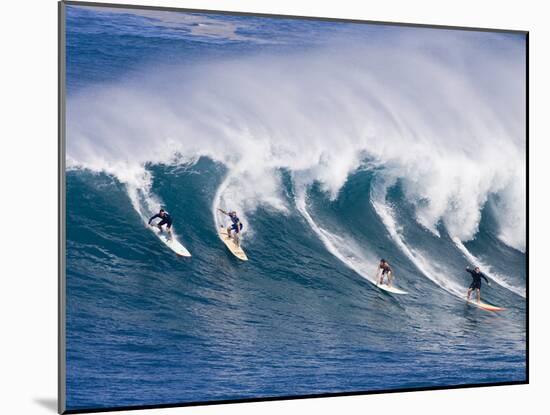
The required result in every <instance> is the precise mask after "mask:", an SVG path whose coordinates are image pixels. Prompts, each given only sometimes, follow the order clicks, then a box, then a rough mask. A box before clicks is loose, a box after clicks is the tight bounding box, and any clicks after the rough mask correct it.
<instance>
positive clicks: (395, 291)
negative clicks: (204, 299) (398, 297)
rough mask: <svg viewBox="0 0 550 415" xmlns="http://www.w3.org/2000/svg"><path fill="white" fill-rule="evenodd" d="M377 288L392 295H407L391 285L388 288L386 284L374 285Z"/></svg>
mask: <svg viewBox="0 0 550 415" xmlns="http://www.w3.org/2000/svg"><path fill="white" fill-rule="evenodd" d="M375 285H376V286H377V287H378V288H380V289H381V290H384V291H387V292H389V293H392V294H408V292H407V291H403V290H400V289H399V288H396V287H394V286H393V285H392V286H391V287H390V286H389V285H388V284H384V283H382V284H378V283H376V284H375Z"/></svg>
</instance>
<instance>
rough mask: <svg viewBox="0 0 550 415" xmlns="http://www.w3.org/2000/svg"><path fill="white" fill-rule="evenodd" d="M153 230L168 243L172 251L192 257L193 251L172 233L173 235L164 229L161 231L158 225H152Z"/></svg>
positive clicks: (165, 243)
mask: <svg viewBox="0 0 550 415" xmlns="http://www.w3.org/2000/svg"><path fill="white" fill-rule="evenodd" d="M150 228H151V230H152V231H153V233H154V234H155V235H157V236H158V238H159V239H160V240H161V241H162V242H163V243H164V245H166V246H167V247H168V248H170V249H171V250H172V251H174V252H175V253H176V255H179V256H183V257H190V256H191V253H190V252H189V251H188V250H187V248H185V246H183V245H182V244H181V243H180V242H179V241H178V240H177V239H176V237H175V236H174V234H173V233H172V234H171V235H170V234H169V233H168V232H166V231H164V232H161V231H160V230H159V228H158V227H156V226H150Z"/></svg>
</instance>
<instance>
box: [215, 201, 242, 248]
mask: <svg viewBox="0 0 550 415" xmlns="http://www.w3.org/2000/svg"><path fill="white" fill-rule="evenodd" d="M218 210H219V211H220V212H221V213H223V214H224V215H227V216H229V219H231V227H230V228H227V236H228V237H230V238H231V231H235V235H238V234H239V233H240V232H241V231H242V230H243V224H242V222H241V221H240V219H239V217H238V216H237V212H235V211H230V212H226V211H225V210H222V209H218ZM235 239H236V240H237V241H238V237H237V238H235ZM237 244H238V242H237Z"/></svg>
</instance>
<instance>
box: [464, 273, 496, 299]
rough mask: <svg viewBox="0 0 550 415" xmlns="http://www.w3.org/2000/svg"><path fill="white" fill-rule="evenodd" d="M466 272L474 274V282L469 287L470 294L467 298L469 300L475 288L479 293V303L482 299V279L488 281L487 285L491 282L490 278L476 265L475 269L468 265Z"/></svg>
mask: <svg viewBox="0 0 550 415" xmlns="http://www.w3.org/2000/svg"><path fill="white" fill-rule="evenodd" d="M466 272H468V273H470V275H471V276H472V283H471V284H470V287H469V288H468V295H467V296H466V298H467V299H468V301H469V300H470V294H472V291H474V290H475V291H476V294H477V302H478V303H479V302H480V300H481V279H482V278H483V279H484V280H485V282H487V285H491V284H490V283H489V280H488V279H487V277H486V276H485V274H484V273H483V272H481V271H480V270H479V267H475V268H474V269H473V270H472V269H470V268H469V267H466Z"/></svg>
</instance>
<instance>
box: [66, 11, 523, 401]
mask: <svg viewBox="0 0 550 415" xmlns="http://www.w3.org/2000/svg"><path fill="white" fill-rule="evenodd" d="M196 16H199V17H200V16H201V15H196ZM219 20H220V21H221V22H225V23H227V22H228V23H231V24H233V25H237V26H238V27H239V29H238V30H237V31H236V32H235V33H237V35H238V37H237V38H236V39H235V38H229V39H228V38H227V37H224V36H218V37H212V36H200V35H197V34H193V33H192V32H191V29H192V25H188V24H179V25H166V24H165V25H162V24H159V23H158V21H156V20H154V19H151V18H148V17H146V16H141V15H137V16H136V15H133V14H124V13H120V10H119V11H118V12H117V13H113V14H106V13H105V12H104V11H103V12H101V11H98V10H96V9H93V8H87V7H75V6H69V7H67V90H68V97H69V102H70V100H71V97H72V96H74V95H76V94H81V93H83V91H87V90H91V91H93V89H94V87H95V86H98V85H105V84H113V85H116V84H117V83H118V82H122V81H126V80H127V79H129V78H132V77H134V76H137V74H139V73H141V71H142V69H143V68H151V66H152V65H166V66H170V65H184V66H185V65H191V64H194V63H196V62H198V61H200V62H203V63H206V64H208V62H209V61H217V60H219V59H223V58H227V57H234V56H245V55H254V54H257V53H270V54H275V55H277V54H286V53H296V52H298V53H299V52H300V51H303V50H307V49H308V48H313V47H315V45H316V44H317V43H319V42H322V40H323V38H324V37H326V36H328V35H331V36H332V35H334V36H341V35H346V36H351V37H352V38H353V39H356V40H357V39H361V37H362V36H386V33H385V31H386V30H387V29H386V28H384V27H381V26H377V27H374V26H362V25H351V26H348V25H343V24H340V23H327V22H313V21H306V22H303V21H296V20H288V21H287V20H279V19H265V18H242V17H235V16H225V17H219ZM241 26H242V27H241ZM399 30H410V29H399ZM274 39H276V40H277V42H274V41H273V40H274ZM69 105H70V104H69ZM69 115H70V114H69ZM70 139H71V137H68V140H70ZM146 169H147V171H148V172H150V173H151V174H152V177H153V179H152V187H151V189H150V190H151V192H152V193H153V194H155V195H157V196H158V197H159V198H160V199H161V200H162V201H163V204H164V205H166V206H167V207H168V210H169V211H170V213H171V214H172V215H173V216H174V217H175V218H176V223H175V227H176V229H177V230H178V234H180V235H184V236H183V238H182V242H183V243H184V244H185V246H186V247H187V248H188V249H189V251H190V252H191V253H192V254H193V256H192V258H190V259H181V258H178V257H176V256H175V255H173V254H172V253H171V252H170V251H169V250H168V249H167V248H166V247H164V246H163V245H162V244H161V243H160V242H159V240H158V239H157V238H156V237H155V235H154V234H153V233H152V232H150V231H148V230H147V229H146V228H145V226H144V224H143V221H142V218H141V217H140V215H139V214H138V213H137V211H136V210H135V209H134V207H133V206H132V203H131V200H130V198H129V195H128V192H127V188H126V186H125V184H124V183H122V182H121V181H120V180H119V179H117V178H116V177H114V176H113V175H111V174H107V173H104V172H93V171H90V170H89V169H71V170H69V171H67V173H66V179H67V223H66V226H67V251H66V255H67V268H66V271H67V322H66V331H67V343H66V345H67V383H66V386H67V402H66V403H67V408H68V409H79V408H98V407H116V406H127V405H151V404H164V403H184V402H196V401H212V400H222V399H223V400H225V399H240V398H261V397H274V396H289V395H301V394H316V393H335V392H350V391H375V390H388V389H395V388H417V387H426V386H451V385H462V384H484V383H494V382H511V381H524V380H525V379H526V364H525V358H526V354H525V347H526V344H525V336H526V332H525V329H526V327H525V313H526V308H525V299H524V298H522V297H521V296H518V295H517V294H514V293H512V292H511V291H509V290H507V289H505V288H503V287H501V286H499V285H498V284H494V283H493V284H492V286H491V288H490V289H484V291H483V296H484V299H485V300H486V301H487V302H490V303H494V304H498V305H501V306H504V307H506V308H507V310H506V311H505V312H501V313H489V312H485V311H482V310H480V309H478V308H475V307H472V306H469V305H467V304H466V303H465V302H464V301H462V300H461V299H459V298H458V297H457V296H454V295H452V294H451V293H449V292H448V291H446V290H445V289H443V288H442V287H441V286H439V285H438V284H436V283H434V282H433V281H431V280H430V279H428V278H426V277H425V276H424V275H423V274H422V273H421V272H420V271H419V269H418V267H417V266H416V265H415V264H414V263H413V262H411V260H410V259H409V258H408V257H407V256H406V255H405V254H404V253H403V252H402V250H400V249H399V247H398V246H396V243H395V241H394V240H393V239H392V238H391V237H390V235H389V233H388V231H387V229H386V227H385V225H384V223H382V221H381V219H380V218H379V216H378V215H377V213H376V212H375V210H374V208H373V207H372V205H371V204H370V201H369V200H370V199H369V197H370V192H371V188H372V186H373V180H374V179H375V177H376V171H357V172H355V173H354V174H352V175H350V177H349V178H348V180H347V181H346V183H345V185H344V186H343V187H342V188H341V190H340V192H339V194H338V196H337V197H336V198H334V199H331V198H329V197H327V195H326V193H325V192H323V191H322V189H320V188H319V187H316V186H312V187H311V188H310V189H309V190H308V200H309V210H310V213H311V214H312V216H314V217H315V218H316V220H318V221H319V223H323V224H324V226H325V227H327V228H330V229H337V230H338V232H340V233H341V234H344V235H348V236H349V237H352V238H353V239H354V241H356V242H357V243H359V244H360V245H361V246H362V247H364V248H365V250H368V251H369V252H374V253H376V254H377V255H378V256H384V257H387V258H388V259H390V261H391V263H392V266H393V267H394V269H396V270H397V275H399V285H400V287H402V288H404V289H406V290H407V291H408V292H409V295H406V296H392V295H389V294H387V293H385V292H382V291H380V290H378V289H376V288H375V287H374V286H373V285H372V284H370V283H369V282H368V281H366V280H365V279H364V278H362V277H361V276H360V275H358V273H357V272H355V271H354V270H352V269H350V268H349V267H348V266H346V265H345V264H344V263H343V262H341V261H340V260H339V259H338V258H336V257H335V256H334V255H332V254H331V253H330V252H329V251H328V250H327V247H326V246H325V245H324V244H323V242H322V241H321V240H320V239H319V237H318V235H317V234H316V233H315V232H314V231H313V230H312V228H311V227H310V226H309V225H308V223H307V221H306V220H305V219H304V217H303V216H302V215H301V214H300V212H299V211H298V210H297V209H296V208H295V207H292V206H293V200H294V194H295V192H296V191H297V189H296V188H295V185H294V183H293V181H292V174H291V172H288V171H286V170H285V169H281V170H280V171H279V174H280V176H281V177H282V187H283V195H284V197H285V201H286V202H287V203H288V206H291V208H290V210H289V211H288V212H287V213H286V214H285V215H281V214H279V213H278V212H276V211H274V210H273V209H270V208H269V207H266V206H263V205H260V206H259V207H257V209H255V210H254V212H253V213H252V214H248V215H247V218H248V222H247V223H246V226H248V227H250V228H252V229H254V232H253V233H252V234H251V236H249V237H248V238H247V239H246V241H245V242H243V243H244V248H245V250H246V252H247V254H248V256H249V258H250V261H248V262H239V261H237V260H236V259H235V258H234V257H233V256H232V255H231V254H230V253H229V252H228V251H227V250H226V248H225V246H224V245H223V244H222V243H221V241H220V240H219V239H218V237H217V235H216V229H215V226H214V225H213V219H212V212H211V208H212V201H213V200H214V198H215V194H216V190H217V188H218V186H220V185H221V183H222V182H223V180H224V177H225V175H226V173H227V169H226V167H225V166H224V165H223V164H221V163H219V162H218V161H214V160H212V159H210V158H208V157H201V158H199V159H198V160H195V162H194V163H193V164H191V165H189V164H187V165H185V166H179V165H177V164H171V165H168V164H148V165H147V166H146ZM386 199H387V201H388V203H391V205H392V206H393V207H394V211H395V215H396V219H397V220H398V221H399V224H400V226H401V227H402V230H401V232H402V235H403V237H404V239H405V240H406V241H407V242H408V244H409V245H411V246H414V247H415V249H417V250H419V251H421V252H424V253H429V255H430V257H433V258H437V259H438V261H440V262H442V263H444V264H445V266H446V267H448V268H452V269H463V268H464V267H465V266H466V265H468V263H467V261H466V260H465V258H464V257H463V256H462V254H461V253H460V251H458V250H457V249H456V246H455V245H454V244H453V242H452V240H451V239H450V237H449V235H448V234H447V233H446V230H445V228H444V227H443V226H441V229H440V230H441V232H440V236H439V237H437V236H435V235H434V234H433V233H430V232H429V231H427V230H426V229H425V228H424V227H422V226H420V225H419V224H418V222H417V221H416V220H415V215H414V208H413V206H411V204H410V203H409V201H408V200H407V198H406V194H405V192H404V191H403V188H402V186H401V185H400V183H399V182H397V183H395V184H394V185H393V186H392V187H391V188H390V189H389V191H388V194H387V196H386ZM493 214H494V212H492V210H491V209H490V206H489V205H487V206H486V207H485V208H484V210H483V212H482V219H481V222H480V229H479V232H478V233H477V235H476V237H475V238H474V239H473V240H472V241H470V242H467V243H466V245H467V247H468V249H469V250H470V252H472V253H473V254H474V255H476V256H477V257H479V258H481V259H483V261H484V262H485V263H489V264H491V266H493V267H494V268H495V269H497V270H498V271H500V272H503V273H506V275H509V276H510V278H511V280H512V281H513V283H514V284H515V285H517V286H520V287H525V278H526V275H525V272H526V271H525V268H526V260H525V254H524V253H522V252H521V251H519V250H516V249H513V248H510V247H509V246H507V245H506V244H504V243H502V242H501V241H500V240H499V238H498V237H497V233H496V230H495V229H496V224H495V220H494V218H493V217H492V215H493ZM456 282H457V283H459V284H461V286H463V287H464V289H466V287H467V286H468V284H469V278H468V276H467V274H465V273H464V275H463V279H460V278H458V279H456Z"/></svg>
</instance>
